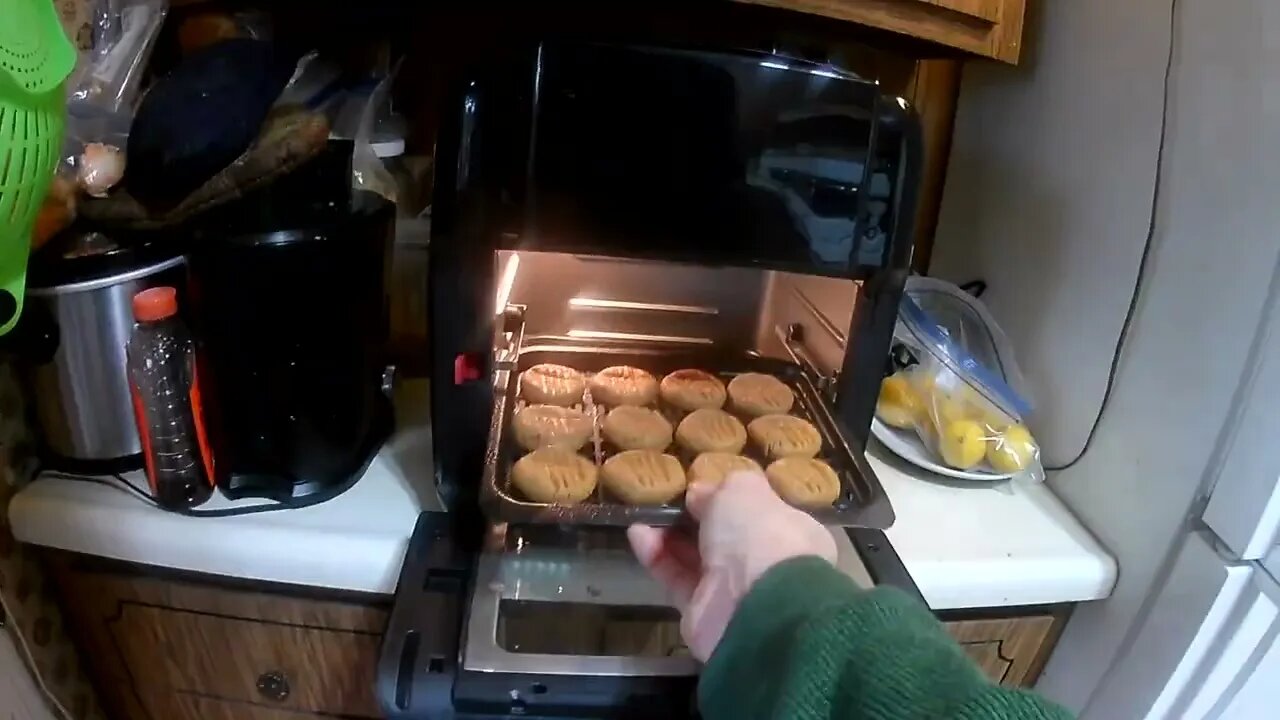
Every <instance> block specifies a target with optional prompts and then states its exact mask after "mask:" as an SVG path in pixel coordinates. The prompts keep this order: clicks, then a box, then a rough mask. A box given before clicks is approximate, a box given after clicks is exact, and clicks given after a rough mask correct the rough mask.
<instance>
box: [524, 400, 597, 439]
mask: <svg viewBox="0 0 1280 720" xmlns="http://www.w3.org/2000/svg"><path fill="white" fill-rule="evenodd" d="M511 427H512V429H513V430H514V431H515V436H516V443H518V444H519V445H520V447H522V448H524V449H525V450H537V449H538V448H540V447H562V448H564V449H566V450H577V449H578V448H580V447H582V446H583V445H586V444H587V441H588V440H590V439H591V416H590V415H587V414H586V413H585V412H583V411H581V410H578V409H577V408H566V407H559V406H557V405H528V406H526V407H525V408H524V409H522V410H521V411H520V412H518V413H516V417H515V419H514V420H512V421H511Z"/></svg>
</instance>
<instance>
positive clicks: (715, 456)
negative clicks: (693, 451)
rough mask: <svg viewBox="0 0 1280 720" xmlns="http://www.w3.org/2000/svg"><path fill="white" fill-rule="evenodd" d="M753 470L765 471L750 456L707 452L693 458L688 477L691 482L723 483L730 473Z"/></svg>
mask: <svg viewBox="0 0 1280 720" xmlns="http://www.w3.org/2000/svg"><path fill="white" fill-rule="evenodd" d="M743 471H752V472H758V473H763V472H764V470H761V469H760V464H759V463H757V462H756V461H755V460H752V459H751V458H749V457H743V456H742V455H734V454H733V453H726V452H705V453H702V454H701V455H699V456H698V457H696V458H694V459H693V462H692V463H690V465H689V472H688V473H687V477H688V479H689V484H690V485H692V484H694V483H700V482H705V483H722V482H724V479H725V478H726V477H728V476H729V473H734V472H743Z"/></svg>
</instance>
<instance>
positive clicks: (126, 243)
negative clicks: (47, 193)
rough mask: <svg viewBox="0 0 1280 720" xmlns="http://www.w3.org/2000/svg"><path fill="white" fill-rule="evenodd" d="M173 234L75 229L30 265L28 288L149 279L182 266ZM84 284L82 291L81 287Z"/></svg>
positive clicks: (38, 254) (54, 240) (77, 286)
mask: <svg viewBox="0 0 1280 720" xmlns="http://www.w3.org/2000/svg"><path fill="white" fill-rule="evenodd" d="M181 246H182V243H181V242H179V241H178V240H177V239H176V238H175V237H174V233H173V232H172V231H170V232H164V233H160V232H154V233H136V232H133V233H130V232H118V231H105V230H103V231H100V230H95V229H91V228H84V227H73V228H71V229H69V230H67V231H65V232H62V233H60V234H58V235H57V236H55V237H54V238H52V239H51V240H49V242H48V243H47V244H45V246H44V247H42V248H40V249H39V250H38V251H36V252H35V253H33V254H32V256H31V260H30V262H29V263H28V264H27V289H28V291H31V292H32V293H33V294H37V295H39V294H41V291H54V290H62V291H66V290H72V289H83V290H89V289H92V288H93V287H102V286H105V285H111V284H114V283H116V282H124V281H126V280H129V279H133V278H137V277H145V276H146V275H150V274H152V273H156V272H159V271H161V270H164V269H166V268H170V267H174V266H175V265H178V264H181V262H182V247H181ZM81 286H83V287H81Z"/></svg>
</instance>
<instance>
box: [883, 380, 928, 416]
mask: <svg viewBox="0 0 1280 720" xmlns="http://www.w3.org/2000/svg"><path fill="white" fill-rule="evenodd" d="M921 405H922V404H921V402H920V396H919V395H916V392H915V390H913V389H912V388H911V385H910V384H909V383H908V382H907V379H906V378H905V377H903V376H902V374H901V373H898V374H896V375H892V376H890V377H887V378H885V379H884V381H883V382H881V383H880V397H879V399H878V400H877V401H876V417H878V418H880V421H881V422H884V423H885V424H888V425H892V426H893V427H896V428H904V429H906V428H911V427H913V426H914V425H915V420H916V415H917V414H918V413H919V412H920V408H921Z"/></svg>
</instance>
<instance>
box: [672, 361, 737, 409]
mask: <svg viewBox="0 0 1280 720" xmlns="http://www.w3.org/2000/svg"><path fill="white" fill-rule="evenodd" d="M658 390H659V392H661V393H662V399H663V400H665V401H667V403H669V404H671V405H672V406H674V407H677V408H680V409H681V410H702V409H703V408H711V409H714V410H719V409H720V408H721V407H723V406H724V400H725V389H724V383H722V382H720V378H718V377H716V376H715V375H712V374H711V373H709V372H706V371H705V370H677V371H675V372H673V373H671V374H670V375H667V376H666V377H664V378H662V382H661V383H660V384H659V386H658Z"/></svg>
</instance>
